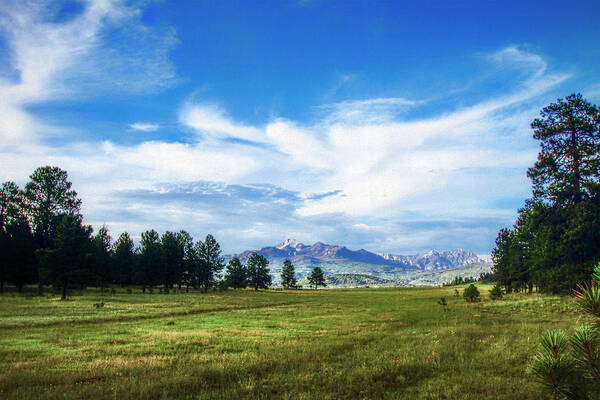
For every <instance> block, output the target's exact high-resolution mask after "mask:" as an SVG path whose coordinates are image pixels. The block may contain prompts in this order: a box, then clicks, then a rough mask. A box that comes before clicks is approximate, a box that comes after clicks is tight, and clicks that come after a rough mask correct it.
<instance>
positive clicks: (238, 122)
mask: <svg viewBox="0 0 600 400" xmlns="http://www.w3.org/2000/svg"><path fill="white" fill-rule="evenodd" d="M540 4H541V3H540V2H539V1H527V0H519V1H445V0H444V1H442V0H440V1H418V2H417V1H415V2H398V1H369V2H368V1H352V0H350V1H348V0H345V1H334V0H312V1H311V0H299V1H298V0H281V1H275V0H273V1H250V0H248V1H227V0H219V1H217V0H210V1H209V0H196V1H184V0H177V1H174V0H173V1H168V0H163V1H148V0H145V1H135V0H134V1H119V0H88V1H44V0H32V1H27V2H24V1H20V0H3V1H1V2H0V180H1V181H2V182H4V181H8V180H11V181H15V182H17V183H18V184H19V185H21V186H24V185H25V184H26V183H27V181H28V176H29V175H30V174H31V173H32V172H33V171H34V170H35V169H36V168H37V167H40V166H44V165H53V166H59V167H60V168H62V169H64V170H66V171H68V173H69V179H70V180H71V181H72V182H73V187H74V189H75V190H77V192H78V193H79V196H80V198H81V199H82V201H83V207H82V213H83V215H84V218H85V219H84V221H85V223H88V224H91V225H93V226H94V227H95V228H96V229H98V228H99V227H100V226H102V225H103V224H106V226H107V227H108V229H109V231H110V233H111V235H112V236H113V237H114V238H116V237H117V236H118V235H119V234H120V233H121V232H124V231H127V232H129V233H130V234H131V235H132V237H134V238H139V236H140V234H141V232H143V231H145V230H147V229H155V230H157V231H159V232H164V231H166V230H172V231H173V230H181V229H184V230H187V231H188V232H190V233H191V234H192V235H193V236H194V237H195V238H196V239H202V238H203V237H204V236H205V235H206V234H208V233H211V234H213V235H214V236H215V238H216V239H217V240H218V241H219V243H220V244H221V247H222V249H223V251H224V252H225V253H235V252H241V251H243V250H247V249H255V248H260V247H264V246H268V245H275V244H277V243H279V242H282V241H283V240H285V239H286V238H295V239H298V240H300V241H301V242H304V243H309V244H310V243H314V242H316V241H322V242H325V243H330V244H340V245H346V246H348V247H349V248H351V249H359V248H365V249H368V250H371V251H381V252H389V253H394V254H412V253H415V252H419V251H426V250H430V249H436V250H440V251H442V250H450V249H454V248H458V247H460V248H465V249H469V250H472V251H474V252H476V253H478V254H489V253H490V251H491V249H492V248H493V246H494V240H495V238H496V235H497V233H498V231H499V229H501V228H503V227H510V226H511V225H512V224H513V222H514V220H515V218H516V216H517V209H518V208H519V207H521V206H522V205H523V204H524V201H525V199H527V198H529V197H530V196H531V183H530V181H529V180H528V178H527V175H526V172H527V168H529V167H531V166H532V165H533V163H534V162H535V160H536V157H537V154H538V151H539V143H537V142H536V141H535V140H534V139H533V137H532V131H531V128H530V123H531V122H532V120H533V119H534V118H536V117H537V116H539V112H540V109H541V108H542V107H544V106H546V105H548V104H550V103H552V102H555V101H556V100H557V99H558V98H564V97H566V96H567V95H569V94H571V93H575V92H579V93H582V95H583V96H584V97H585V98H586V99H588V100H589V101H591V102H592V103H595V104H598V103H600V76H599V72H600V71H599V69H600V67H599V66H600V47H598V39H599V38H600V24H599V23H598V19H597V15H598V12H599V11H600V4H599V3H598V2H597V1H574V2H570V3H569V4H567V3H565V2H564V1H544V2H543V6H540Z"/></svg>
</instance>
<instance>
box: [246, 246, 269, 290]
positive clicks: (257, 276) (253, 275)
mask: <svg viewBox="0 0 600 400" xmlns="http://www.w3.org/2000/svg"><path fill="white" fill-rule="evenodd" d="M268 265H269V260H267V259H266V258H265V257H263V256H261V255H260V254H256V253H252V254H250V257H248V262H247V267H246V268H247V273H248V286H250V287H253V288H254V290H258V289H268V288H269V286H270V285H271V275H270V274H269V269H268V268H267V266H268Z"/></svg>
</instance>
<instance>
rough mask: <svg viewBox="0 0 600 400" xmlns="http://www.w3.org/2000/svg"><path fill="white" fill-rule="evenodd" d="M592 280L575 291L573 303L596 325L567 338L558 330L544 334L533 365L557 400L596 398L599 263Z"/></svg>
mask: <svg viewBox="0 0 600 400" xmlns="http://www.w3.org/2000/svg"><path fill="white" fill-rule="evenodd" d="M592 278H593V279H592V282H591V283H586V284H583V285H580V286H579V288H578V290H575V300H576V301H577V304H578V306H579V309H580V310H581V311H583V312H585V313H587V314H589V315H590V316H591V317H593V318H594V319H595V324H594V325H582V326H579V327H577V328H575V331H574V332H573V335H572V336H571V337H570V338H569V337H568V336H567V335H566V334H565V332H564V331H561V330H551V331H547V332H546V333H544V335H543V336H542V337H541V340H540V341H541V347H542V348H541V350H540V351H539V352H538V354H537V355H536V357H535V359H534V362H533V365H532V371H533V373H534V374H535V375H536V376H537V378H538V380H539V381H540V382H541V383H542V384H544V386H545V387H546V389H547V390H548V392H549V393H551V394H552V395H554V396H555V397H556V398H562V399H597V398H599V396H598V393H599V392H600V331H599V325H598V324H599V323H600V263H598V264H597V265H596V267H595V268H594V274H593V276H592Z"/></svg>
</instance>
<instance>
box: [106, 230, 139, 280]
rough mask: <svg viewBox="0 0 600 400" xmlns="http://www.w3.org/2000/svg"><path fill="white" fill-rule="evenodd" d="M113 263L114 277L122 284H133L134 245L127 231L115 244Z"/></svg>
mask: <svg viewBox="0 0 600 400" xmlns="http://www.w3.org/2000/svg"><path fill="white" fill-rule="evenodd" d="M111 254H112V261H111V263H112V265H113V272H114V278H115V281H116V282H117V283H119V284H120V285H121V286H124V285H131V284H133V280H134V276H133V273H134V263H135V260H134V246H133V240H131V237H130V236H129V234H128V233H127V232H124V233H122V234H121V235H120V236H119V238H118V239H117V241H116V242H115V243H114V245H113V249H112V253H111Z"/></svg>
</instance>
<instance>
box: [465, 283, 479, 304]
mask: <svg viewBox="0 0 600 400" xmlns="http://www.w3.org/2000/svg"><path fill="white" fill-rule="evenodd" d="M463 297H464V298H465V301H467V302H469V303H475V302H477V301H480V300H481V295H480V293H479V289H477V286H475V284H473V283H471V284H470V285H469V286H468V287H466V288H465V290H464V291H463Z"/></svg>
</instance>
